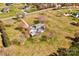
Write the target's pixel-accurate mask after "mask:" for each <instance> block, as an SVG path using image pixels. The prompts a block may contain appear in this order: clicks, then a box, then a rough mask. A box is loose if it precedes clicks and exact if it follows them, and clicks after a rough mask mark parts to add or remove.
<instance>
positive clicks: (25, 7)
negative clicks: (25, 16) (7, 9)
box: [21, 6, 30, 11]
mask: <svg viewBox="0 0 79 59" xmlns="http://www.w3.org/2000/svg"><path fill="white" fill-rule="evenodd" d="M21 9H22V10H24V11H27V10H29V9H30V7H29V6H23V7H22V8H21Z"/></svg>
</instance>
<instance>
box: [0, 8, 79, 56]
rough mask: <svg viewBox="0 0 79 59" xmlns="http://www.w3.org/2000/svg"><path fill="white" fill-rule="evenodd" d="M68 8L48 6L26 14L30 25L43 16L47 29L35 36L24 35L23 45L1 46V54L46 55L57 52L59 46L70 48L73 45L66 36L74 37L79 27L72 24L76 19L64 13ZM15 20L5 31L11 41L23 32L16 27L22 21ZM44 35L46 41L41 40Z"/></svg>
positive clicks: (25, 18)
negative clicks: (56, 8)
mask: <svg viewBox="0 0 79 59" xmlns="http://www.w3.org/2000/svg"><path fill="white" fill-rule="evenodd" d="M67 10H68V9H59V10H52V8H48V9H45V10H40V11H35V12H32V13H29V14H28V15H26V16H25V17H24V18H23V20H25V21H26V22H27V23H28V24H29V25H32V24H34V21H36V20H38V19H37V17H38V16H43V17H44V24H45V31H44V32H43V33H41V34H39V35H37V36H34V37H23V38H22V41H23V43H22V45H18V44H17V43H16V44H12V45H10V46H9V47H6V48H4V47H3V48H0V55H23V56H24V55H27V56H28V55H29V56H30V55H31V56H37V55H40V56H45V55H49V54H51V53H53V52H56V51H57V49H58V48H67V49H68V48H69V47H70V45H71V44H70V42H71V41H70V40H69V39H67V38H66V37H67V36H69V37H74V33H75V32H76V31H78V30H79V28H78V27H76V26H73V25H71V24H70V23H71V22H73V21H74V20H72V18H71V17H66V16H64V15H63V13H64V12H65V11H67ZM12 13H14V12H12ZM12 13H11V14H12ZM14 14H15V13H14ZM12 15H13V14H12ZM13 16H14V15H13ZM0 17H2V16H0ZM4 17H5V16H4ZM2 19H3V20H2ZM2 19H1V20H2V21H3V22H5V20H6V19H4V18H2ZM14 21H15V23H14V24H13V25H12V26H10V27H5V29H6V30H5V31H6V33H7V34H8V37H9V38H10V41H13V40H16V39H18V36H19V34H22V32H21V31H20V30H17V29H15V28H16V27H17V26H18V24H20V22H21V21H17V20H14ZM50 32H51V33H52V34H51V35H49V33H50ZM42 36H45V37H46V38H44V39H46V41H42V40H41V38H42ZM49 36H50V37H49Z"/></svg>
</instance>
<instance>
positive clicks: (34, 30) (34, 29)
mask: <svg viewBox="0 0 79 59" xmlns="http://www.w3.org/2000/svg"><path fill="white" fill-rule="evenodd" d="M44 28H45V26H44V24H42V23H38V24H35V25H33V26H31V27H30V31H29V34H30V35H31V36H35V35H37V34H39V33H42V32H44Z"/></svg>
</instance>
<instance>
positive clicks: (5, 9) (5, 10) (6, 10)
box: [1, 7, 10, 12]
mask: <svg viewBox="0 0 79 59" xmlns="http://www.w3.org/2000/svg"><path fill="white" fill-rule="evenodd" d="M9 11H10V9H9V8H7V7H5V8H3V9H2V10H1V12H9Z"/></svg>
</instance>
